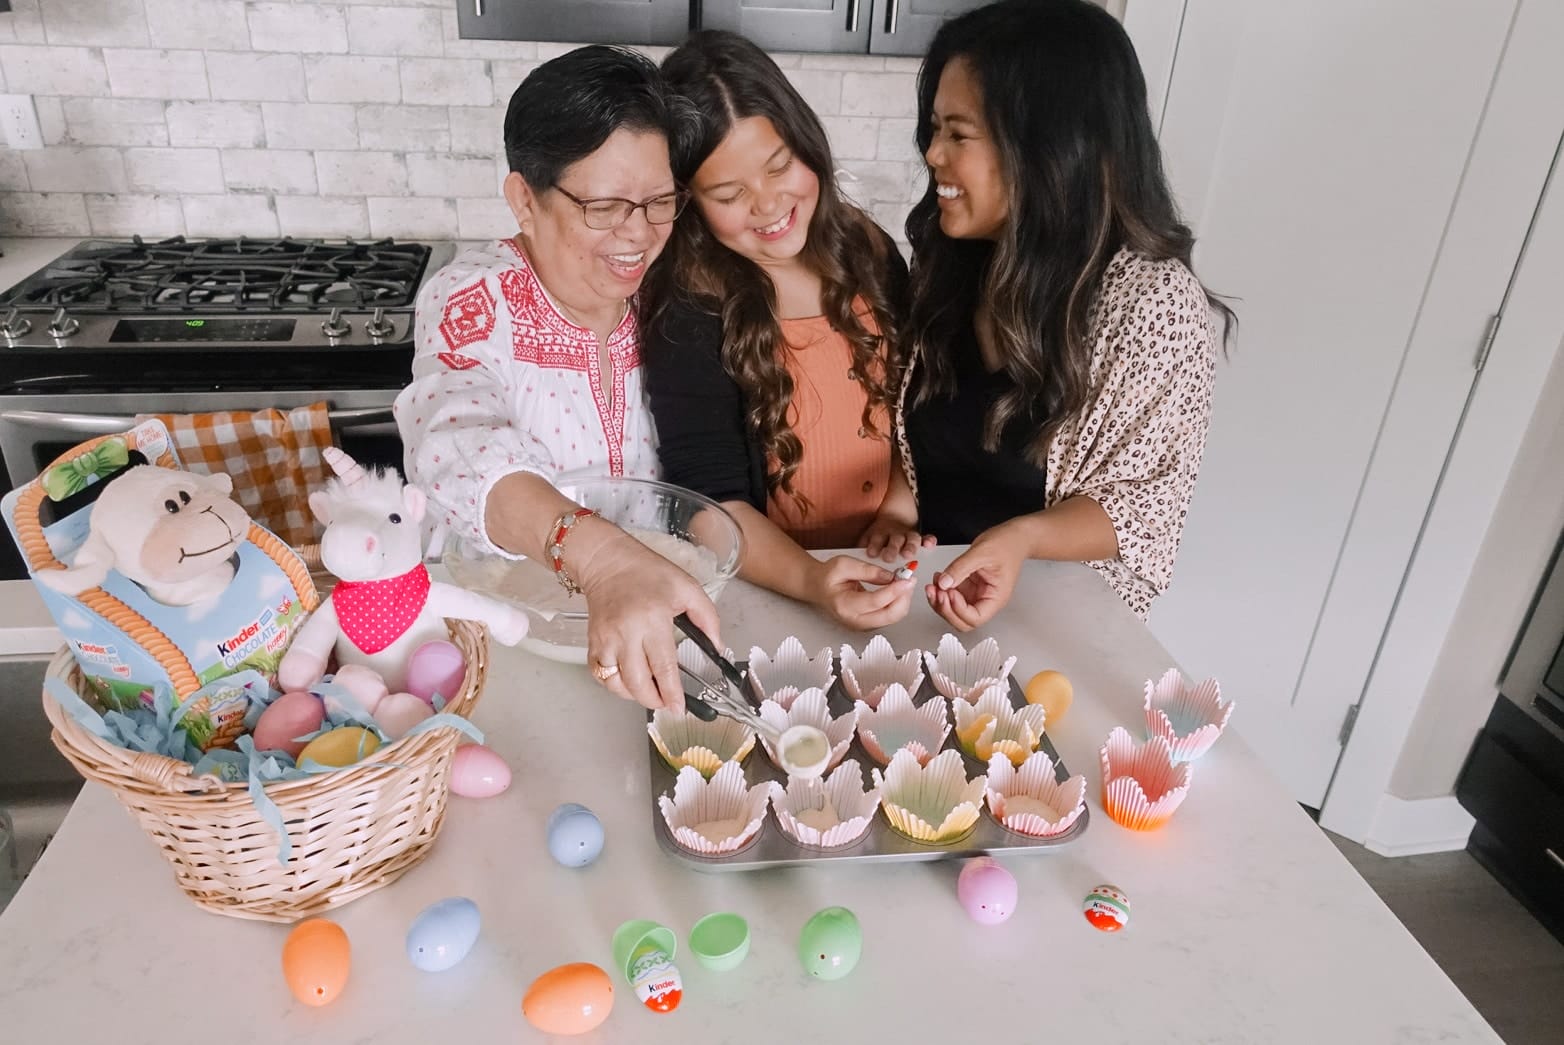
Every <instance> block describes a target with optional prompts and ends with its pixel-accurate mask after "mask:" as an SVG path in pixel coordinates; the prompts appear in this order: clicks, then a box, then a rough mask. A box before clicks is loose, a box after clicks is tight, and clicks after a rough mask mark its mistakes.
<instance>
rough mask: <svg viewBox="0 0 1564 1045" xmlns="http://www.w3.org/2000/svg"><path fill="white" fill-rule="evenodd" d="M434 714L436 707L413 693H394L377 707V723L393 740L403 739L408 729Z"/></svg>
mask: <svg viewBox="0 0 1564 1045" xmlns="http://www.w3.org/2000/svg"><path fill="white" fill-rule="evenodd" d="M433 714H434V708H432V707H430V706H429V705H428V704H425V703H424V702H423V701H422V700H420V699H418V698H417V697H415V696H413V694H411V693H393V694H391V695H390V696H389V697H387V698H386V699H385V700H382V701H381V702H380V706H379V707H378V708H376V709H375V723H376V725H378V726H379V727H380V728H381V729H383V730H385V731H386V736H388V737H390V738H391V739H392V740H401V739H402V738H403V737H405V736H407V732H408V730H410V729H412V728H413V727H414V726H416V725H418V723H420V722H422V721H423V720H424V719H426V718H428V717H429V716H431V715H433Z"/></svg>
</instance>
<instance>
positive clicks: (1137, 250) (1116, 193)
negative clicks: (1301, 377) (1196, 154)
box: [898, 0, 1231, 630]
mask: <svg viewBox="0 0 1564 1045" xmlns="http://www.w3.org/2000/svg"><path fill="white" fill-rule="evenodd" d="M918 117H919V122H918V130H917V134H918V144H919V146H920V147H921V148H922V150H923V153H924V157H925V159H926V160H927V162H928V165H929V171H930V177H929V186H928V190H927V192H926V193H925V194H924V196H923V198H922V200H920V201H919V202H918V204H917V205H916V206H915V208H914V209H913V211H912V214H911V215H910V216H909V218H908V220H907V235H908V239H909V240H910V241H911V243H912V245H913V265H912V273H913V275H912V295H913V303H912V309H911V313H910V318H909V321H908V323H907V325H906V336H907V339H908V342H909V344H910V346H911V350H912V356H913V357H912V359H911V360H910V363H909V367H908V371H907V376H906V381H905V383H904V385H903V389H902V407H903V408H902V410H901V411H900V412H899V413H898V417H899V421H900V426H899V432H898V435H899V438H900V439H901V441H902V446H903V450H904V453H906V454H907V455H908V457H909V459H910V464H911V466H912V467H911V468H910V469H909V478H910V480H911V483H912V486H913V489H914V490H915V491H916V494H917V504H918V509H919V517H920V520H921V523H922V526H923V528H924V529H925V530H926V531H927V532H930V533H932V534H934V535H935V536H936V537H938V539H939V540H941V541H944V542H954V543H970V544H971V545H972V547H971V548H970V549H969V550H968V551H966V552H964V553H963V554H962V555H960V556H959V557H957V558H956V559H955V560H954V561H953V562H952V563H951V564H950V566H949V567H948V568H947V569H945V570H944V571H942V572H941V573H938V574H936V575H935V577H934V579H933V583H931V584H929V585H928V586H927V587H926V589H925V594H926V596H927V597H928V600H929V603H930V605H931V606H933V608H934V609H935V611H936V612H937V613H939V614H940V615H941V616H942V617H944V618H945V619H946V620H947V621H949V622H950V623H951V624H952V625H953V626H955V627H956V628H959V629H962V630H966V629H970V628H974V627H977V626H979V625H981V624H983V623H985V622H986V621H988V620H989V619H991V618H992V617H993V615H994V614H995V613H997V612H998V611H999V609H1000V608H1001V607H1002V606H1004V604H1005V602H1006V601H1007V600H1008V599H1009V597H1010V593H1011V591H1012V590H1013V589H1014V586H1015V580H1016V576H1017V574H1018V573H1019V571H1020V568H1021V563H1022V562H1023V561H1025V560H1026V559H1057V560H1075V561H1082V562H1086V563H1087V564H1089V565H1090V566H1092V567H1093V568H1094V569H1096V570H1097V571H1098V572H1099V573H1101V574H1102V575H1103V577H1104V579H1105V580H1107V582H1108V583H1109V584H1110V585H1112V587H1113V588H1114V590H1115V591H1116V592H1118V594H1119V596H1120V597H1121V598H1122V599H1123V600H1124V601H1125V602H1126V603H1127V604H1128V605H1129V607H1130V608H1131V609H1132V610H1134V611H1135V613H1136V614H1137V615H1139V616H1141V617H1144V616H1145V615H1146V613H1147V611H1148V610H1149V609H1150V607H1151V603H1152V600H1153V599H1154V598H1155V597H1156V596H1157V595H1158V594H1159V593H1160V592H1162V591H1163V589H1164V588H1166V587H1167V584H1168V580H1169V578H1170V576H1171V575H1172V571H1173V560H1174V556H1175V553H1176V552H1177V550H1178V543H1179V537H1180V535H1181V533H1182V531H1183V526H1184V516H1185V513H1186V511H1187V509H1188V506H1189V500H1190V495H1191V493H1192V491H1193V489H1194V485H1195V477H1196V474H1197V472H1198V471H1199V468H1200V458H1201V454H1202V452H1203V450H1204V447H1205V436H1206V428H1207V425H1208V422H1209V418H1210V404H1211V381H1212V374H1213V370H1214V365H1215V349H1216V345H1217V334H1216V331H1215V329H1214V325H1213V323H1212V318H1211V311H1212V309H1215V310H1216V311H1217V312H1220V313H1221V314H1222V315H1223V317H1224V321H1225V323H1226V322H1227V321H1230V320H1231V313H1230V312H1228V310H1227V309H1226V308H1225V306H1223V305H1222V304H1221V303H1220V302H1218V301H1216V300H1215V299H1214V298H1213V297H1211V295H1210V294H1209V293H1208V292H1207V291H1206V290H1205V289H1204V288H1203V287H1202V286H1201V284H1200V282H1199V281H1198V280H1197V279H1196V278H1195V276H1194V273H1193V272H1192V271H1191V268H1190V252H1191V249H1192V247H1193V244H1194V241H1193V237H1192V236H1191V235H1190V232H1189V229H1188V228H1186V227H1185V226H1184V225H1183V224H1181V223H1180V221H1179V218H1178V213H1177V209H1176V207H1175V206H1174V203H1173V199H1172V195H1171V193H1170V192H1169V189H1168V186H1167V181H1166V179H1165V178H1164V176H1163V172H1162V162H1161V156H1160V153H1159V151H1158V147H1157V142H1156V138H1155V135H1154V133H1153V131H1152V127H1151V121H1150V118H1149V116H1148V114H1147V108H1146V88H1145V81H1144V80H1143V78H1142V76H1141V72H1140V67H1139V65H1138V63H1137V61H1136V58H1135V51H1134V49H1133V47H1132V46H1131V44H1130V41H1129V38H1128V36H1126V35H1125V33H1124V30H1123V28H1122V27H1121V26H1120V25H1119V24H1118V22H1116V21H1115V20H1114V19H1113V18H1112V17H1111V16H1110V15H1108V14H1107V13H1106V12H1104V11H1103V10H1102V9H1101V8H1099V7H1096V6H1094V5H1092V4H1090V3H1086V2H1085V0H1005V2H1001V3H995V4H991V5H989V6H987V7H983V8H979V9H977V10H975V11H972V12H970V13H968V14H965V15H962V16H961V17H959V18H955V19H953V20H951V21H949V22H947V23H945V25H944V26H943V27H942V28H941V29H940V30H939V32H938V34H937V35H936V36H935V38H934V42H933V43H932V45H931V46H930V48H929V52H928V56H927V57H926V58H925V59H924V63H923V69H922V71H921V72H920V74H919V77H918Z"/></svg>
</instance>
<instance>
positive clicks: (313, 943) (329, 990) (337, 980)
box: [282, 918, 353, 1005]
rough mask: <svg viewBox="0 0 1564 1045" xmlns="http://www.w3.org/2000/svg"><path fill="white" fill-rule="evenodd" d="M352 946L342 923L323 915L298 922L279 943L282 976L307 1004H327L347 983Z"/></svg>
mask: <svg viewBox="0 0 1564 1045" xmlns="http://www.w3.org/2000/svg"><path fill="white" fill-rule="evenodd" d="M352 964H353V960H352V948H351V947H350V946H349V945H348V934H347V933H345V932H343V931H342V926H340V925H338V924H337V923H336V922H329V921H327V920H326V919H324V918H311V919H310V920H309V921H306V922H300V923H299V924H298V925H296V926H295V927H294V929H293V931H292V932H290V933H289V934H288V939H287V942H286V943H284V944H283V945H282V976H283V979H285V980H287V981H288V989H289V990H290V991H292V992H293V996H294V997H295V998H297V999H299V1000H300V1001H301V1002H303V1003H304V1004H306V1005H330V1004H331V1003H332V1002H334V1001H336V1000H337V995H339V994H341V993H342V988H343V987H345V986H346V985H347V982H348V971H349V969H351V968H352Z"/></svg>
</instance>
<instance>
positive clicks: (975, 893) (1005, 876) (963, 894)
mask: <svg viewBox="0 0 1564 1045" xmlns="http://www.w3.org/2000/svg"><path fill="white" fill-rule="evenodd" d="M1018 896H1019V891H1018V890H1017V888H1016V880H1015V876H1014V875H1012V874H1011V873H1010V872H1009V871H1007V870H1005V869H1004V868H1003V867H1001V866H999V864H997V863H995V862H994V861H993V859H992V858H990V857H987V856H979V857H976V858H974V859H972V860H968V861H967V865H966V866H965V867H963V868H962V869H961V874H960V875H959V876H958V877H957V878H956V898H957V899H958V900H960V901H961V906H962V907H963V908H965V909H966V912H967V915H968V916H969V917H970V918H971V919H972V920H973V921H974V922H977V923H978V924H979V925H998V924H999V923H1000V922H1002V921H1004V920H1006V919H1007V918H1009V917H1010V916H1011V915H1012V914H1014V913H1015V909H1016V900H1017V898H1018Z"/></svg>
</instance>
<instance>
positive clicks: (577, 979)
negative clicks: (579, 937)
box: [521, 962, 614, 1034]
mask: <svg viewBox="0 0 1564 1045" xmlns="http://www.w3.org/2000/svg"><path fill="white" fill-rule="evenodd" d="M613 1007H614V984H613V981H612V980H610V979H609V978H608V973H606V972H604V971H603V970H602V969H599V968H598V967H597V966H595V965H593V964H592V963H591V962H574V963H572V964H570V965H561V966H558V967H557V968H553V969H550V970H549V971H548V972H546V973H544V974H543V975H542V976H539V977H538V978H537V979H535V980H533V981H532V986H531V987H528V988H527V996H526V997H525V998H523V999H522V1001H521V1013H522V1015H523V1016H525V1017H527V1022H528V1023H530V1024H532V1025H533V1026H534V1027H536V1028H537V1029H538V1030H540V1031H542V1032H543V1033H544V1034H585V1033H586V1032H587V1031H590V1030H595V1029H596V1028H597V1026H598V1024H600V1023H602V1022H603V1021H604V1020H606V1019H608V1013H609V1010H611V1009H612V1008H613Z"/></svg>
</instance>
